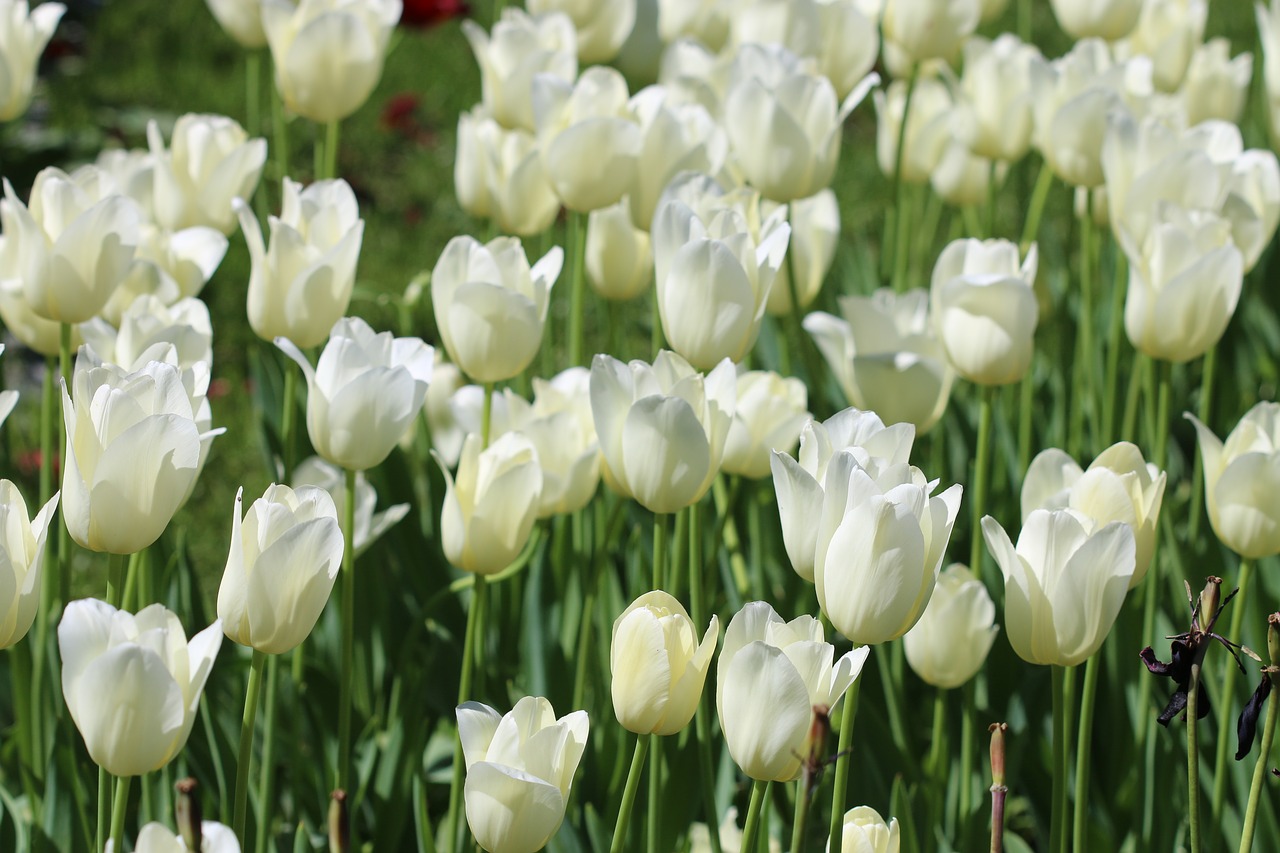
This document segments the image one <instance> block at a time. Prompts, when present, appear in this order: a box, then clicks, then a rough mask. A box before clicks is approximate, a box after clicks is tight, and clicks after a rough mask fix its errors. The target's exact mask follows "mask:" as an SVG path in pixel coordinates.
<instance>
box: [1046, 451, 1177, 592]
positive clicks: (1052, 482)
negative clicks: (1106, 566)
mask: <svg viewBox="0 0 1280 853" xmlns="http://www.w3.org/2000/svg"><path fill="white" fill-rule="evenodd" d="M1165 476H1166V475H1165V472H1163V471H1161V470H1160V469H1158V468H1156V466H1155V465H1152V464H1150V463H1148V462H1146V461H1145V460H1144V459H1143V458H1142V451H1141V450H1139V449H1138V448H1137V447H1136V446H1134V445H1132V444H1130V443H1129V442H1127V441H1121V442H1118V443H1116V444H1113V445H1112V446H1110V447H1108V448H1107V449H1106V450H1104V451H1102V452H1101V453H1099V454H1098V456H1097V458H1096V459H1094V460H1093V462H1092V464H1090V465H1089V470H1088V471H1083V470H1081V468H1080V466H1079V465H1077V464H1076V461H1075V460H1074V459H1072V458H1071V457H1070V456H1068V455H1067V454H1065V453H1063V452H1062V451H1061V450H1058V449H1057V448H1050V449H1048V450H1043V451H1041V452H1040V453H1038V454H1037V455H1036V458H1035V459H1033V460H1031V465H1030V466H1029V467H1028V468H1027V473H1026V476H1025V477H1024V478H1023V481H1022V521H1023V523H1024V524H1025V523H1026V521H1027V518H1028V517H1029V516H1030V515H1031V513H1032V512H1034V511H1035V510H1037V509H1051V510H1052V509H1068V508H1070V509H1072V510H1075V511H1076V512H1078V513H1080V514H1081V515H1084V516H1087V517H1088V518H1090V519H1092V520H1093V523H1094V524H1095V525H1099V526H1100V525H1104V524H1108V523H1110V522H1112V521H1122V522H1124V523H1125V524H1128V525H1129V526H1130V527H1132V528H1133V534H1134V547H1135V551H1134V571H1133V577H1132V578H1131V579H1130V581H1129V587H1130V589H1132V588H1133V587H1135V586H1137V585H1138V584H1139V583H1141V582H1142V579H1143V578H1144V577H1146V574H1147V569H1148V568H1150V566H1151V556H1152V554H1153V553H1155V547H1156V544H1155V543H1156V524H1157V522H1158V521H1159V518H1160V505H1161V503H1162V501H1163V499H1164V486H1165Z"/></svg>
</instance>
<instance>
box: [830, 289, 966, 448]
mask: <svg viewBox="0 0 1280 853" xmlns="http://www.w3.org/2000/svg"><path fill="white" fill-rule="evenodd" d="M840 313H841V314H842V315H843V316H842V317H835V316H832V315H831V314H827V313H825V312H822V311H818V312H814V313H813V314H810V315H809V316H808V317H806V318H805V319H804V328H805V331H807V332H808V333H809V334H810V335H812V336H813V340H814V343H816V344H817V345H818V351H819V352H821V353H822V356H823V358H825V359H826V361H827V364H828V365H830V367H831V372H832V373H834V374H835V376H836V381H837V382H839V383H840V387H841V389H843V390H844V393H845V397H846V399H847V401H848V402H849V403H850V404H851V405H854V406H857V407H858V408H859V409H864V410H869V411H874V412H875V413H877V414H878V415H879V416H880V417H881V418H883V419H884V421H885V423H910V424H914V425H915V427H916V432H917V433H918V434H921V435H923V434H924V433H925V432H927V431H928V430H929V429H930V428H931V427H932V426H933V425H934V424H936V423H937V422H938V419H939V418H941V417H942V413H943V412H944V411H946V408H947V401H948V400H949V399H950V397H951V384H952V382H953V381H954V380H955V371H954V370H953V369H952V367H951V365H950V363H949V362H948V361H947V356H946V353H945V352H944V351H943V349H942V344H941V343H940V342H939V341H938V339H937V337H936V336H935V334H934V332H933V329H932V325H931V324H930V321H929V294H928V292H927V291H925V290H923V289H917V290H913V291H908V292H907V293H904V294H901V295H898V294H895V293H893V292H892V291H890V290H888V289H887V288H882V289H880V290H878V291H876V292H875V293H874V294H872V295H871V296H869V297H868V296H845V297H842V298H841V299H840Z"/></svg>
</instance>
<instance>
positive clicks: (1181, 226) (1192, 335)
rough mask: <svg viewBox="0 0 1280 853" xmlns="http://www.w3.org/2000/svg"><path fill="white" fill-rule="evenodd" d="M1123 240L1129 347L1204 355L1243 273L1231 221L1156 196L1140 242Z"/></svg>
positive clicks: (1167, 355) (1156, 353)
mask: <svg viewBox="0 0 1280 853" xmlns="http://www.w3.org/2000/svg"><path fill="white" fill-rule="evenodd" d="M1123 242H1124V244H1125V245H1124V249H1125V254H1127V255H1128V256H1129V290H1128V292H1127V294H1126V296H1125V303H1124V328H1125V332H1126V333H1127V334H1128V335H1129V341H1130V342H1131V343H1132V344H1133V346H1134V348H1135V349H1137V350H1138V351H1140V352H1142V353H1145V354H1146V355H1149V356H1151V357H1152V358H1158V359H1162V360H1165V361H1172V362H1175V363H1180V362H1184V361H1190V360H1191V359H1193V358H1198V357H1199V356H1202V355H1204V354H1205V353H1206V352H1207V351H1208V350H1209V348H1210V347H1212V346H1213V345H1214V344H1216V343H1217V342H1218V341H1219V340H1220V339H1221V338H1222V335H1223V333H1224V332H1225V331H1226V329H1227V323H1228V322H1230V320H1231V316H1232V315H1233V314H1234V313H1235V310H1236V303H1237V302H1238V301H1239V299H1240V290H1241V287H1242V285H1243V281H1244V261H1243V258H1242V256H1241V254H1240V250H1239V249H1238V248H1236V246H1235V245H1234V244H1233V243H1232V242H1231V225H1230V224H1229V223H1228V222H1227V221H1226V220H1225V219H1222V218H1221V217H1219V216H1217V215H1216V214H1213V213H1208V212H1201V211H1186V210H1182V209H1181V208H1177V207H1174V206H1173V205H1170V204H1161V205H1160V206H1159V208H1158V212H1157V215H1156V221H1155V223H1154V224H1153V225H1152V228H1151V231H1150V233H1149V234H1148V235H1147V239H1146V240H1145V241H1144V243H1143V244H1142V245H1141V246H1140V247H1139V246H1134V245H1133V244H1132V243H1131V242H1129V241H1127V240H1125V241H1123Z"/></svg>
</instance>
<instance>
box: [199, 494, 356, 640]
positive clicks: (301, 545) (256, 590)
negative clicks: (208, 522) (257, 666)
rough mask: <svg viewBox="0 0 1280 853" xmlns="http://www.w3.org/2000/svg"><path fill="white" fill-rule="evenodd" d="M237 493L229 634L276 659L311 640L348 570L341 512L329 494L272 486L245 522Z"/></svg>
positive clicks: (224, 605) (226, 582)
mask: <svg viewBox="0 0 1280 853" xmlns="http://www.w3.org/2000/svg"><path fill="white" fill-rule="evenodd" d="M243 501H244V489H240V490H239V491H237V492H236V506H235V512H234V515H233V516H232V521H231V553H230V555H229V556H228V557H227V566H226V569H225V570H224V571H223V574H222V584H221V585H220V586H219V587H218V619H219V620H221V622H222V630H223V632H224V633H225V634H226V635H227V636H228V637H230V638H231V639H232V640H234V641H235V642H237V643H239V644H240V645H242V646H251V647H252V648H254V649H255V650H257V651H260V652H266V653H267V654H269V655H280V654H284V653H285V652H287V651H289V650H291V649H293V648H295V647H296V646H298V645H299V644H300V643H302V641H303V640H305V639H306V638H307V636H308V635H309V634H310V633H311V629H312V628H314V627H315V624H316V620H318V619H319V618H320V612H321V611H322V610H324V606H325V604H326V603H328V601H329V593H330V592H331V591H332V590H333V582H334V580H335V579H336V578H337V577H338V569H339V568H341V566H342V548H343V544H342V530H341V528H340V527H339V526H338V510H337V507H335V506H334V503H333V498H331V497H329V493H328V492H326V491H325V490H324V489H321V488H317V487H315V486H302V487H300V488H299V489H298V490H297V491H296V492H295V491H294V490H293V489H291V488H289V487H288V486H282V485H271V486H269V487H267V490H266V492H264V493H263V495H262V497H260V498H258V499H257V500H256V501H254V502H253V506H251V507H249V511H248V512H247V513H245V514H244V517H243V519H242V518H241V515H240V510H241V505H242V503H243Z"/></svg>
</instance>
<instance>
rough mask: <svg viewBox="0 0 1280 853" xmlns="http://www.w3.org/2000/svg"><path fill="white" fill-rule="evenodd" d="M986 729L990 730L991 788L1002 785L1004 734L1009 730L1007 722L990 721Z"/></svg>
mask: <svg viewBox="0 0 1280 853" xmlns="http://www.w3.org/2000/svg"><path fill="white" fill-rule="evenodd" d="M987 731H989V732H991V790H992V791H994V790H995V789H996V788H1003V787H1004V735H1005V732H1007V731H1009V724H1008V723H992V724H991V725H990V726H989V727H988V728H987Z"/></svg>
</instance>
